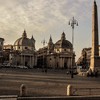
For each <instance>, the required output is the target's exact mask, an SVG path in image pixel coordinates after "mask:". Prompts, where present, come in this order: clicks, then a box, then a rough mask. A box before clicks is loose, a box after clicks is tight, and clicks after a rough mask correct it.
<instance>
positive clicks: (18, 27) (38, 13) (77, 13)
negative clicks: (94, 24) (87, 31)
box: [0, 0, 100, 48]
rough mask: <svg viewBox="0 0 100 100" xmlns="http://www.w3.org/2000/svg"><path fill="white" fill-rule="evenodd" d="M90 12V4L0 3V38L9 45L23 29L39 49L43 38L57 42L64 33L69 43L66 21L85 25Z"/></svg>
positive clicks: (61, 0) (62, 0)
mask: <svg viewBox="0 0 100 100" xmlns="http://www.w3.org/2000/svg"><path fill="white" fill-rule="evenodd" d="M99 5H100V2H99V1H98V7H99ZM99 9H100V8H99ZM91 10H92V1H91V2H90V0H0V33H1V35H0V37H3V38H5V41H6V43H12V44H13V43H14V41H15V40H16V39H17V38H19V37H21V35H22V33H23V30H24V29H26V31H27V33H28V37H29V38H30V37H31V35H32V34H33V35H34V37H35V39H36V46H37V47H38V48H39V47H40V46H41V43H40V41H41V40H42V39H43V38H44V37H46V39H47V40H48V39H49V36H50V34H51V35H52V36H53V39H54V41H57V40H58V39H60V35H61V32H63V30H65V31H67V32H68V33H67V39H69V40H70V37H71V35H70V34H69V33H70V32H69V30H68V28H67V24H68V21H69V19H70V18H72V17H73V16H74V17H75V18H76V19H77V20H78V21H79V23H81V25H82V23H85V22H86V23H87V24H88V22H89V21H91V20H90V19H91V14H92V11H91ZM81 25H80V28H82V27H85V26H81ZM83 25H84V24H83ZM88 26H89V25H88ZM80 32H82V31H81V30H80ZM11 37H13V38H12V39H11Z"/></svg>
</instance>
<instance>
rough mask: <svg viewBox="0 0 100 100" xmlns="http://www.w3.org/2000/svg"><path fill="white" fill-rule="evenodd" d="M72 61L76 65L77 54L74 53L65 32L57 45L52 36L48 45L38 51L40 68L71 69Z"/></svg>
mask: <svg viewBox="0 0 100 100" xmlns="http://www.w3.org/2000/svg"><path fill="white" fill-rule="evenodd" d="M73 55H74V56H73ZM72 58H73V60H72ZM72 61H73V63H74V64H75V53H74V52H72V43H71V42H69V41H68V40H66V36H65V33H64V32H63V33H62V34H61V39H60V40H58V41H57V42H56V43H53V41H52V38H51V36H50V39H49V42H48V45H47V46H45V47H43V48H40V49H39V50H38V51H37V66H38V67H47V68H53V69H56V68H61V69H63V68H65V69H70V68H71V66H72Z"/></svg>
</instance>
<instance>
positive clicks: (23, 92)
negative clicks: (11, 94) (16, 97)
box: [20, 84, 27, 97]
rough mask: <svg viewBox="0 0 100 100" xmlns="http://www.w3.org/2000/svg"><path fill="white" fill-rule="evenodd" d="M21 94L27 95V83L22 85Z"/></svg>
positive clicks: (22, 95)
mask: <svg viewBox="0 0 100 100" xmlns="http://www.w3.org/2000/svg"><path fill="white" fill-rule="evenodd" d="M20 96H21V97H24V96H27V91H26V86H25V84H22V85H21V86H20Z"/></svg>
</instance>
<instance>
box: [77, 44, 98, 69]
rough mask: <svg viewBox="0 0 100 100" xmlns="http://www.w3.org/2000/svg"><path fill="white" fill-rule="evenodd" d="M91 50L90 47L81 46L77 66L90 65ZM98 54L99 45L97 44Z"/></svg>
mask: <svg viewBox="0 0 100 100" xmlns="http://www.w3.org/2000/svg"><path fill="white" fill-rule="evenodd" d="M91 50H92V48H91V47H89V48H83V50H82V52H81V56H80V57H79V59H78V60H77V62H76V64H77V65H79V66H83V68H84V66H85V67H86V68H88V67H89V66H90V59H91ZM99 56H100V46H99Z"/></svg>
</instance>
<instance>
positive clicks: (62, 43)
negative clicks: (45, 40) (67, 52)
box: [55, 32, 72, 49]
mask: <svg viewBox="0 0 100 100" xmlns="http://www.w3.org/2000/svg"><path fill="white" fill-rule="evenodd" d="M55 48H68V49H72V44H71V42H69V41H68V40H66V38H65V33H64V32H63V33H62V35H61V39H60V40H58V41H57V42H56V43H55Z"/></svg>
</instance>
